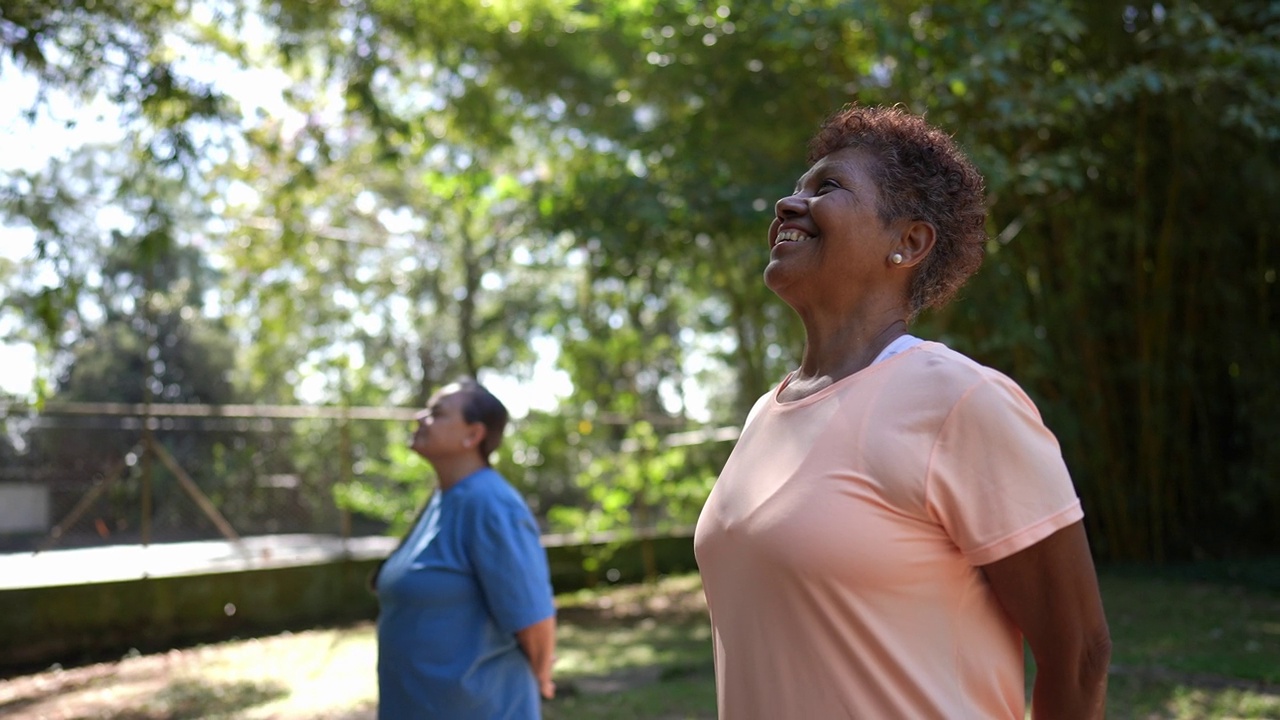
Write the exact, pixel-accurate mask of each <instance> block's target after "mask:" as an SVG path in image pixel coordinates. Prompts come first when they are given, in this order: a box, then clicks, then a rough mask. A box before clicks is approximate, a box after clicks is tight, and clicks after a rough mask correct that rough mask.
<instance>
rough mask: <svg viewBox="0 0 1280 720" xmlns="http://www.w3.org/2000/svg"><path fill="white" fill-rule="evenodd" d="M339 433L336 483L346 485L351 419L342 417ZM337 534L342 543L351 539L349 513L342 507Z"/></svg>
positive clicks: (349, 480) (349, 478)
mask: <svg viewBox="0 0 1280 720" xmlns="http://www.w3.org/2000/svg"><path fill="white" fill-rule="evenodd" d="M339 433H340V441H339V445H340V448H341V449H340V455H341V459H340V460H339V463H341V465H342V467H341V468H339V470H338V482H340V483H342V484H343V485H347V484H349V483H350V482H351V465H352V463H353V459H352V454H351V418H349V417H344V418H343V419H342V425H341V427H340V428H339ZM329 495H330V497H332V496H333V488H329ZM338 512H339V516H338V517H339V520H338V522H339V529H338V531H339V533H341V535H342V540H343V542H346V541H347V539H349V538H350V537H351V511H350V510H348V509H347V508H345V507H343V508H340V509H339V511H338Z"/></svg>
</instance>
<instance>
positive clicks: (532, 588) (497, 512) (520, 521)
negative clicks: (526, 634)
mask: <svg viewBox="0 0 1280 720" xmlns="http://www.w3.org/2000/svg"><path fill="white" fill-rule="evenodd" d="M469 554H470V555H471V558H470V560H471V565H472V567H473V568H474V569H475V573H476V579H477V582H479V584H480V591H481V593H482V594H483V595H484V600H485V603H486V604H487V605H488V607H489V612H490V614H491V615H492V616H493V618H494V620H495V622H497V624H498V627H499V628H501V629H502V631H503V632H510V633H514V632H516V631H517V630H521V629H523V628H526V627H528V626H530V625H532V624H534V623H536V622H539V621H541V620H545V619H547V618H549V617H551V616H552V615H554V614H555V604H554V601H553V599H552V590H551V573H550V570H549V569H548V566H547V553H546V550H544V549H543V547H542V542H541V537H540V534H539V532H538V525H537V523H536V522H535V521H534V519H533V514H532V513H530V512H529V509H528V508H527V507H524V506H523V505H521V504H519V501H511V502H507V501H495V502H492V503H489V504H487V505H486V506H485V507H484V508H483V509H481V510H480V513H479V516H478V517H477V519H476V528H475V537H474V542H473V543H471V546H470V553H469Z"/></svg>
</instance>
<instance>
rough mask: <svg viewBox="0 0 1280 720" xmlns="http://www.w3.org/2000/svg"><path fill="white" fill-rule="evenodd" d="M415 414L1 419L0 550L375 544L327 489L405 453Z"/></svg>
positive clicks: (354, 411)
mask: <svg viewBox="0 0 1280 720" xmlns="http://www.w3.org/2000/svg"><path fill="white" fill-rule="evenodd" d="M414 412H415V410H414V409H412V408H368V407H340V408H335V407H303V406H263V405H221V406H210V405H159V404H156V405H128V404H117V403H60V404H54V403H50V404H49V405H48V406H46V407H45V408H43V409H42V410H41V411H40V412H38V413H36V412H26V413H12V412H11V413H10V415H9V416H8V418H7V420H6V422H7V425H8V427H7V431H8V432H7V433H6V436H7V445H6V447H5V448H4V450H5V452H4V454H3V455H0V460H2V461H3V463H2V464H0V551H15V550H38V549H49V548H53V547H84V546H90V545H101V544H118V543H142V544H149V543H153V542H172V541H180V540H196V539H212V538H229V539H234V538H237V537H241V536H246V535H264V534H277V533H322V534H336V535H341V536H344V537H346V536H351V535H353V534H357V535H359V534H375V533H380V532H383V531H384V529H385V527H386V525H385V523H383V522H381V521H379V520H377V519H374V518H369V517H363V516H360V515H358V514H352V513H351V512H349V511H347V510H344V509H343V508H341V507H339V506H338V504H337V502H336V501H335V498H334V488H335V487H336V486H337V485H338V484H340V483H343V482H347V481H349V480H350V479H351V477H352V472H353V468H355V469H359V468H361V466H362V464H363V461H364V459H365V458H367V457H369V456H372V455H377V454H380V453H381V452H382V451H383V450H384V448H385V445H386V444H387V443H389V442H403V440H404V438H406V437H407V427H408V426H407V421H408V420H409V419H410V418H411V417H412V415H413V413H414ZM375 480H376V478H375Z"/></svg>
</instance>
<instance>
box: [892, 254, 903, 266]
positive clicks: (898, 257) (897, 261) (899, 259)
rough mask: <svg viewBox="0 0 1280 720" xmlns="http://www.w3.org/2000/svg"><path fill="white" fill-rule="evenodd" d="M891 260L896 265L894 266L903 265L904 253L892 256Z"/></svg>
mask: <svg viewBox="0 0 1280 720" xmlns="http://www.w3.org/2000/svg"><path fill="white" fill-rule="evenodd" d="M889 259H890V260H892V261H893V264H894V265H901V264H902V253H894V254H892V255H890V256H889Z"/></svg>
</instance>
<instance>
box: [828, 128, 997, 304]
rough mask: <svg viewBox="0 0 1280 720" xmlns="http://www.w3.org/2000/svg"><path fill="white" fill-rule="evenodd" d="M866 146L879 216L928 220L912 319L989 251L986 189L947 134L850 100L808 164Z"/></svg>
mask: <svg viewBox="0 0 1280 720" xmlns="http://www.w3.org/2000/svg"><path fill="white" fill-rule="evenodd" d="M845 148H857V149H860V150H864V151H866V152H867V153H868V154H869V155H870V156H871V157H872V158H874V160H875V163H874V164H873V166H872V168H871V176H872V179H873V180H875V182H876V186H877V188H878V191H879V195H880V202H879V204H878V207H877V208H876V211H877V214H878V215H879V216H880V220H881V221H882V222H884V223H886V224H887V223H890V222H893V221H895V220H901V219H909V220H923V221H925V222H928V223H930V224H931V225H933V228H934V231H935V242H934V247H933V250H932V251H931V252H930V253H929V256H928V257H926V258H925V260H924V262H923V263H921V265H920V267H919V268H918V269H917V271H916V273H915V275H913V276H912V278H911V287H910V290H909V298H908V300H909V302H910V307H911V314H912V316H915V315H917V314H919V313H920V311H921V310H924V309H925V308H929V307H942V306H943V305H946V304H947V303H948V302H949V301H950V300H951V298H953V297H954V296H955V294H956V291H958V290H959V289H960V287H961V286H962V285H964V283H965V281H966V280H968V279H969V277H970V276H972V275H973V274H974V273H975V272H977V271H978V268H979V267H981V265H982V259H983V255H984V254H985V253H986V247H985V246H986V241H987V229H986V222H987V209H986V199H985V194H986V188H985V183H984V181H983V179H982V175H981V174H980V173H979V172H978V170H977V168H975V167H974V166H973V163H972V162H970V160H969V158H968V157H966V156H965V154H964V152H963V151H961V149H960V147H959V146H958V145H957V144H956V143H955V141H954V140H952V139H951V137H950V136H948V135H947V134H946V133H944V132H942V131H941V130H939V129H938V128H936V127H934V126H932V125H930V124H929V123H927V122H926V121H925V119H924V118H923V117H920V116H918V115H913V114H911V113H909V112H907V111H906V110H904V109H902V108H900V107H896V106H895V107H867V106H861V105H857V104H850V105H846V106H844V107H843V108H841V109H840V110H839V111H838V112H836V113H835V114H833V115H832V116H831V117H829V118H827V120H826V121H825V122H824V123H823V124H822V127H821V128H820V129H819V130H818V132H817V134H816V135H814V137H813V139H812V140H810V142H809V158H808V159H809V162H810V163H815V162H817V161H818V160H820V159H822V158H823V157H826V156H827V155H830V154H831V153H833V152H835V151H837V150H843V149H845Z"/></svg>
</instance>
